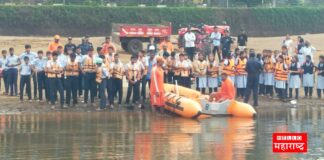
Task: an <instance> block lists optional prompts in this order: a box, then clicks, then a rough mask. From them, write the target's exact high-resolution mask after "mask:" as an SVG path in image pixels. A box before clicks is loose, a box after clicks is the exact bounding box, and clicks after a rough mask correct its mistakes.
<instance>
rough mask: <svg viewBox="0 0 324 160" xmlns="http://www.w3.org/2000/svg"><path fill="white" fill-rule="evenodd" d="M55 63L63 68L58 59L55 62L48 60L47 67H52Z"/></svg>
mask: <svg viewBox="0 0 324 160" xmlns="http://www.w3.org/2000/svg"><path fill="white" fill-rule="evenodd" d="M53 64H57V65H58V66H59V67H61V68H63V67H62V65H61V64H60V63H59V62H58V61H57V60H56V62H54V61H53V60H50V61H47V64H46V67H47V68H51V67H52V66H53Z"/></svg>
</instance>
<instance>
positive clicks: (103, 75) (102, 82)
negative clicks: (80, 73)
mask: <svg viewBox="0 0 324 160" xmlns="http://www.w3.org/2000/svg"><path fill="white" fill-rule="evenodd" d="M104 59H105V56H104V55H100V56H99V57H98V58H96V64H97V71H96V82H97V84H99V95H100V102H99V107H98V108H97V110H98V111H101V110H103V109H105V108H106V105H107V99H106V97H107V96H106V88H107V79H108V78H109V72H108V70H107V67H106V66H105V65H104V63H103V62H104Z"/></svg>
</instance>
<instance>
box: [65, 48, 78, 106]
mask: <svg viewBox="0 0 324 160" xmlns="http://www.w3.org/2000/svg"><path fill="white" fill-rule="evenodd" d="M69 49H70V50H72V48H69ZM80 70H81V67H80V64H79V62H77V61H76V55H75V53H72V54H70V55H69V59H68V62H67V65H66V66H65V76H66V79H65V87H66V104H67V105H68V106H70V105H71V97H72V104H73V106H75V105H76V104H77V103H78V101H77V99H78V98H77V97H78V96H77V93H78V83H76V82H77V81H78V78H79V74H80Z"/></svg>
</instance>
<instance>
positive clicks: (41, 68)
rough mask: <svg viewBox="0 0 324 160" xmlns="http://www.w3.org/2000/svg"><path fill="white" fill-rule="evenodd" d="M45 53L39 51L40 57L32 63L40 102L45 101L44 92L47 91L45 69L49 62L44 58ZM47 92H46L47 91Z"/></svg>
mask: <svg viewBox="0 0 324 160" xmlns="http://www.w3.org/2000/svg"><path fill="white" fill-rule="evenodd" d="M43 54H44V53H43V51H41V50H40V51H38V52H37V55H38V57H37V58H36V59H35V60H34V62H32V69H33V72H34V75H35V76H36V79H37V89H38V101H43V90H44V89H45V83H46V82H45V67H46V63H47V60H46V59H45V58H43ZM45 92H46V91H45Z"/></svg>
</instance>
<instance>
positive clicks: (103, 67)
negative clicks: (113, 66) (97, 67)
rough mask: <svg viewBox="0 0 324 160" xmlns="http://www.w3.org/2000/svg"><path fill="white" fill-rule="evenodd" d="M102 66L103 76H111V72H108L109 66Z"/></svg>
mask: <svg viewBox="0 0 324 160" xmlns="http://www.w3.org/2000/svg"><path fill="white" fill-rule="evenodd" d="M101 68H102V76H101V78H109V77H110V75H109V72H108V70H107V68H106V67H105V66H101Z"/></svg>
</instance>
